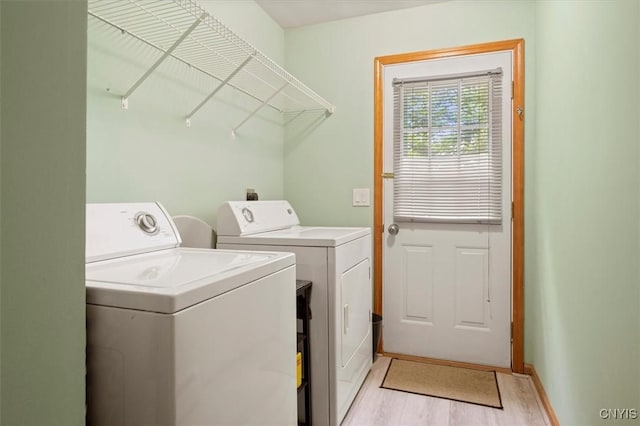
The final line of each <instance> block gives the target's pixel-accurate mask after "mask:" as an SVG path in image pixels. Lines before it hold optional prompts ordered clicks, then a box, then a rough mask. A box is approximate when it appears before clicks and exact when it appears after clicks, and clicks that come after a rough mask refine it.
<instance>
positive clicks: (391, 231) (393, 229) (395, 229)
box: [388, 223, 400, 235]
mask: <svg viewBox="0 0 640 426" xmlns="http://www.w3.org/2000/svg"><path fill="white" fill-rule="evenodd" d="M399 230H400V227H399V226H398V225H397V224H395V223H392V224H391V225H389V229H388V231H389V234H391V235H396V234H397V233H398V231H399Z"/></svg>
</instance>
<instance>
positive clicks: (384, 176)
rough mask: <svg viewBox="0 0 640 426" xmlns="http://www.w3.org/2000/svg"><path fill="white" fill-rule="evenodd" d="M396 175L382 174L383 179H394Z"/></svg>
mask: <svg viewBox="0 0 640 426" xmlns="http://www.w3.org/2000/svg"><path fill="white" fill-rule="evenodd" d="M395 177H396V175H395V174H394V173H393V172H384V173H382V179H393V178H395Z"/></svg>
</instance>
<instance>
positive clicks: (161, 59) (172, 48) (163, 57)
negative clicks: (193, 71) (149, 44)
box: [122, 13, 207, 109]
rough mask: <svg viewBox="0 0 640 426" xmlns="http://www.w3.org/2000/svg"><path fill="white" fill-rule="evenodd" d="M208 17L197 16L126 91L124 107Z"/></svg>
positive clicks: (126, 106)
mask: <svg viewBox="0 0 640 426" xmlns="http://www.w3.org/2000/svg"><path fill="white" fill-rule="evenodd" d="M206 17H207V14H206V13H203V14H202V15H200V17H199V18H197V19H196V20H195V21H194V22H193V24H191V26H190V27H189V28H187V30H186V31H185V32H184V33H182V35H181V36H180V37H179V38H178V39H177V40H176V41H175V42H174V43H173V45H172V46H171V47H170V48H169V49H167V50H166V51H164V53H163V54H162V56H161V57H160V58H159V59H158V60H157V61H156V62H155V63H154V64H153V65H152V66H151V68H149V69H148V70H147V72H145V73H144V75H143V76H142V77H140V78H139V79H138V81H136V82H135V84H134V85H133V86H131V89H129V90H128V91H127V93H125V94H124V96H122V108H123V109H127V108H128V107H129V96H131V94H132V93H133V92H134V91H135V90H136V89H137V88H138V86H140V85H141V84H142V83H143V82H144V81H145V80H146V79H147V77H149V76H150V75H151V73H152V72H154V71H155V70H156V68H158V67H159V66H160V64H161V63H163V62H164V60H165V59H167V58H168V57H169V56H171V53H172V52H173V51H174V50H175V49H176V47H178V46H179V45H180V43H182V42H183V41H184V39H185V38H187V37H188V36H189V34H191V33H192V32H193V30H195V29H196V27H197V26H198V24H200V22H202V21H203V20H204V19H205V18H206Z"/></svg>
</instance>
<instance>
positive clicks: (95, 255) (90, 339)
mask: <svg viewBox="0 0 640 426" xmlns="http://www.w3.org/2000/svg"><path fill="white" fill-rule="evenodd" d="M179 245H180V236H179V234H178V232H177V231H176V228H175V225H174V223H173V222H172V220H171V217H170V216H169V215H168V214H167V212H166V211H165V210H164V208H162V206H161V205H159V204H157V203H131V204H88V205H87V249H86V251H87V258H86V261H87V263H86V287H87V423H88V424H92V425H114V424H117V425H132V426H133V425H136V426H137V425H178V424H180V425H186V424H193V425H195V424H199V425H214V424H216V425H266V424H270V425H278V426H279V425H294V424H296V422H297V416H296V404H297V396H296V320H295V318H296V308H295V298H296V296H295V291H296V290H295V258H294V256H293V255H292V254H284V253H266V252H260V253H258V252H247V251H245V252H238V251H223V250H211V249H209V250H207V249H188V248H181V247H179Z"/></svg>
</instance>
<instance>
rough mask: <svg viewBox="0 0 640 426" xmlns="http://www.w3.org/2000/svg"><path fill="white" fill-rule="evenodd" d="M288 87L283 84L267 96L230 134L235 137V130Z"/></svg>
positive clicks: (286, 84)
mask: <svg viewBox="0 0 640 426" xmlns="http://www.w3.org/2000/svg"><path fill="white" fill-rule="evenodd" d="M288 85H289V83H285V84H284V85H283V86H282V87H281V88H279V89H278V90H276V91H275V92H274V93H273V94H272V95H271V96H269V97H268V98H267V99H266V100H264V101H263V102H262V103H261V104H260V105H259V106H258V108H256V109H254V110H253V112H251V114H249V116H248V117H247V118H245V119H244V120H242V121H241V122H240V124H238V125H237V126H236V127H234V128H233V130H231V134H232V135H234V136H235V134H236V130H238V129H239V128H240V127H241V126H242V125H243V124H244V123H246V122H247V121H249V119H250V118H251V117H253V116H254V115H256V113H257V112H258V111H260V110H261V109H262V108H263V107H264V106H265V105H267V104H268V103H269V101H271V99H273V98H275V97H276V95H277V94H278V93H280V92H282V91H283V90H284V88H285V87H287V86H288Z"/></svg>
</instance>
